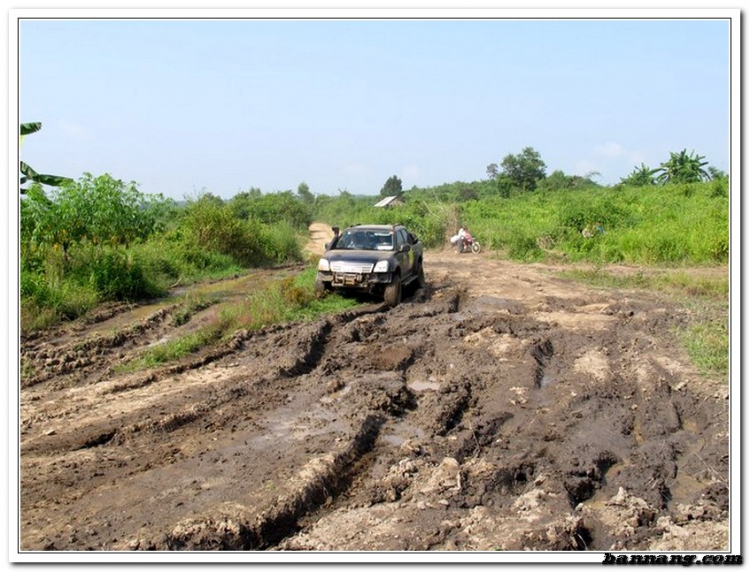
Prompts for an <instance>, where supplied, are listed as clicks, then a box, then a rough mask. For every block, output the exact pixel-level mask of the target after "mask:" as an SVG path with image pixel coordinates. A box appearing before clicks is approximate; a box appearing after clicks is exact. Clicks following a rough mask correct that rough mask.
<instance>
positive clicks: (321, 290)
mask: <svg viewBox="0 0 750 572" xmlns="http://www.w3.org/2000/svg"><path fill="white" fill-rule="evenodd" d="M330 289H331V287H330V285H329V284H327V283H326V282H323V281H322V280H320V279H317V278H316V279H315V295H316V296H317V297H318V298H320V297H321V296H325V295H326V293H328V291H329V290H330Z"/></svg>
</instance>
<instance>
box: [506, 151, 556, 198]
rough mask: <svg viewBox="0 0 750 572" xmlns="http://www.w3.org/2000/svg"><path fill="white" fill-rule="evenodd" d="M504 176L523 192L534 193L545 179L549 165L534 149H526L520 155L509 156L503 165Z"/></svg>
mask: <svg viewBox="0 0 750 572" xmlns="http://www.w3.org/2000/svg"><path fill="white" fill-rule="evenodd" d="M500 166H501V167H502V169H503V171H502V175H504V177H505V178H507V179H508V180H509V181H510V182H511V184H512V185H513V186H514V187H515V188H518V189H520V190H522V191H533V190H534V189H536V186H537V183H538V182H539V181H540V180H542V179H544V177H545V173H546V169H547V165H545V164H544V161H542V157H541V155H539V153H538V152H537V151H535V150H534V149H533V148H532V147H525V148H524V149H523V150H522V151H521V152H520V153H519V154H518V155H507V156H506V157H505V158H504V159H503V161H502V163H500Z"/></svg>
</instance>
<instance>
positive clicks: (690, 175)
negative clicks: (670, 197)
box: [656, 149, 711, 185]
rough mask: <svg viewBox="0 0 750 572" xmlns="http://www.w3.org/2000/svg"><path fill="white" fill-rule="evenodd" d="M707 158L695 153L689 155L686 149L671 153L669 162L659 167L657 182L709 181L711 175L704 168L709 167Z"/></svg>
mask: <svg viewBox="0 0 750 572" xmlns="http://www.w3.org/2000/svg"><path fill="white" fill-rule="evenodd" d="M703 159H705V157H701V156H700V155H697V154H695V153H694V152H693V153H690V154H688V152H687V150H686V149H683V150H682V151H680V152H679V153H670V154H669V160H668V161H666V162H664V163H662V164H661V165H660V166H659V169H658V170H657V172H658V173H659V174H658V176H657V179H656V180H657V181H658V182H659V183H661V184H662V185H663V184H666V183H699V182H701V181H707V180H709V179H710V178H711V175H709V173H708V172H707V171H706V170H705V169H704V168H703V167H705V166H706V165H708V161H704V160H703Z"/></svg>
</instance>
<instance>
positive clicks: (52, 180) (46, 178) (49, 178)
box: [21, 161, 73, 192]
mask: <svg viewBox="0 0 750 572" xmlns="http://www.w3.org/2000/svg"><path fill="white" fill-rule="evenodd" d="M21 173H23V174H24V175H25V177H26V178H24V179H21V184H23V183H25V182H26V181H34V182H37V183H42V184H43V185H50V186H52V187H59V186H60V185H63V184H65V183H68V182H71V181H72V180H73V179H69V178H68V177H60V176H58V175H42V174H39V173H37V172H36V171H35V170H34V169H32V168H31V167H30V166H29V165H27V164H26V163H24V162H23V161H21ZM21 192H23V189H22V190H21Z"/></svg>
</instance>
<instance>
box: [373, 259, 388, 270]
mask: <svg viewBox="0 0 750 572" xmlns="http://www.w3.org/2000/svg"><path fill="white" fill-rule="evenodd" d="M372 271H373V272H388V261H387V260H381V261H380V262H378V263H377V264H376V265H375V268H373V269H372Z"/></svg>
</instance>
